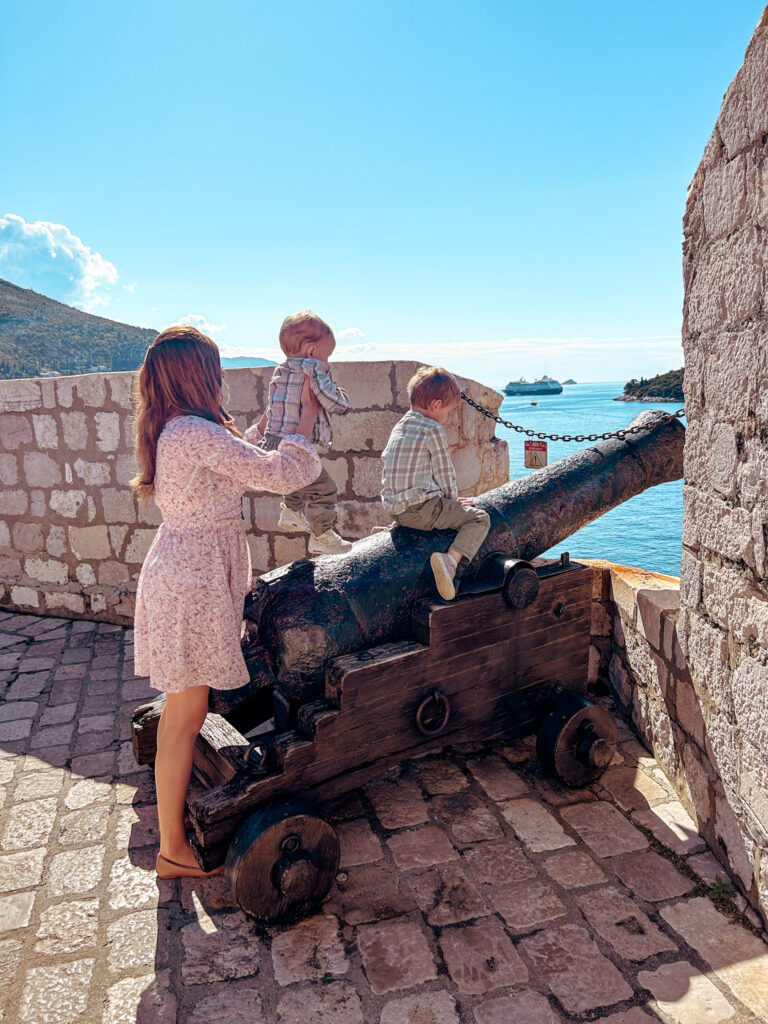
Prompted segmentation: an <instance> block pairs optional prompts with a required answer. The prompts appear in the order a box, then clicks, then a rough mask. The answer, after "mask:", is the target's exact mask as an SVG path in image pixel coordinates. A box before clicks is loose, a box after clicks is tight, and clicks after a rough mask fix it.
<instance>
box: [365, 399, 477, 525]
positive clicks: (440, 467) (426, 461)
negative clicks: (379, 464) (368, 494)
mask: <svg viewBox="0 0 768 1024" xmlns="http://www.w3.org/2000/svg"><path fill="white" fill-rule="evenodd" d="M381 457H382V459H383V460H384V469H383V472H382V474H381V501H382V504H383V505H384V508H385V509H386V510H387V512H390V513H391V514H392V515H394V516H396V515H399V514H400V512H404V511H405V510H406V509H407V508H408V507H409V506H410V505H418V504H420V503H421V502H423V501H426V500H427V499H428V498H434V497H436V496H438V495H440V496H442V497H443V498H457V497H458V494H459V492H458V489H457V487H456V473H455V471H454V468H453V462H452V461H451V452H450V449H449V448H448V442H447V440H446V437H445V431H444V430H443V428H442V427H441V426H440V424H439V423H436V422H435V421H434V420H431V419H429V417H428V416H422V414H421V413H420V412H416V411H415V410H414V409H411V411H410V412H407V413H406V414H405V416H403V418H402V419H401V420H400V421H399V422H398V423H396V424H395V428H394V430H393V431H392V433H391V434H390V437H389V441H387V447H386V448H385V449H384V451H383V452H382V456H381Z"/></svg>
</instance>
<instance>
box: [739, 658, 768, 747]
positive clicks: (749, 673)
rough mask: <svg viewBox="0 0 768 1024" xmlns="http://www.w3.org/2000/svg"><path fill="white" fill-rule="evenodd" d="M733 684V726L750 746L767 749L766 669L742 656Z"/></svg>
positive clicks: (767, 668)
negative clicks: (748, 741)
mask: <svg viewBox="0 0 768 1024" xmlns="http://www.w3.org/2000/svg"><path fill="white" fill-rule="evenodd" d="M732 684H733V709H734V712H735V715H736V724H737V725H738V727H739V729H741V731H742V733H743V734H744V736H747V737H749V740H750V742H752V743H755V744H757V745H758V746H762V747H763V748H766V747H768V666H766V665H764V664H762V662H760V661H758V660H757V659H756V658H751V657H749V656H747V655H744V656H742V659H741V663H740V664H739V666H738V668H737V669H736V671H735V672H734V673H733V677H732Z"/></svg>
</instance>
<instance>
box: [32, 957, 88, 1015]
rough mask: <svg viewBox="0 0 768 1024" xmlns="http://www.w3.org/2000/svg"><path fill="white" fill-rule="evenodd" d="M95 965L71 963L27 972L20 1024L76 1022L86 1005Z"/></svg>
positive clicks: (79, 961)
mask: <svg viewBox="0 0 768 1024" xmlns="http://www.w3.org/2000/svg"><path fill="white" fill-rule="evenodd" d="M94 963H95V961H94V960H92V959H86V960H73V961H72V962H71V963H67V964H61V965H60V966H56V967H33V968H32V969H31V970H29V971H27V976H26V982H25V986H24V994H23V996H22V999H21V1009H20V1012H19V1021H20V1024H70V1022H71V1021H75V1020H77V1018H78V1016H80V1015H82V1014H84V1013H85V1009H86V1006H87V1005H88V992H89V986H90V983H91V977H92V975H93V965H94ZM81 1019H82V1017H81Z"/></svg>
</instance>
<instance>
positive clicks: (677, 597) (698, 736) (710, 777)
mask: <svg viewBox="0 0 768 1024" xmlns="http://www.w3.org/2000/svg"><path fill="white" fill-rule="evenodd" d="M591 564H592V565H593V566H594V570H595V578H594V589H593V605H592V638H591V643H592V647H591V651H590V654H591V657H590V682H591V683H596V682H598V681H600V682H603V683H605V684H607V686H608V688H609V689H610V691H611V693H612V695H613V697H614V698H615V700H616V702H617V703H618V705H619V707H620V709H621V710H622V712H623V714H624V716H625V717H626V719H627V720H628V721H629V722H631V724H632V726H633V728H634V729H635V731H636V732H637V734H638V735H639V737H640V738H641V739H642V741H643V743H644V744H645V746H646V747H647V748H648V750H650V751H651V752H652V753H653V755H654V757H655V758H656V760H657V761H658V763H659V765H660V766H661V768H662V769H663V770H664V773H665V774H666V776H667V778H668V780H669V781H670V782H671V784H672V786H673V787H674V789H675V791H676V792H677V794H678V796H679V801H680V802H679V804H677V805H674V804H670V805H668V806H667V808H666V812H665V813H666V814H667V817H668V819H669V820H668V834H667V835H665V836H664V837H663V838H664V841H665V842H666V845H668V846H671V847H672V848H673V849H675V850H677V852H679V853H685V852H687V851H686V844H687V840H688V839H693V837H694V836H698V835H700V836H702V837H703V838H704V839H705V840H706V842H707V844H708V845H709V847H710V849H711V850H712V852H713V853H714V854H715V855H716V856H717V857H718V859H719V860H720V861H721V863H722V864H723V867H724V871H723V877H724V878H731V879H732V880H733V881H735V883H736V884H737V886H738V888H739V889H740V890H741V892H742V894H743V897H744V898H746V900H747V901H748V902H750V903H751V904H752V906H753V907H755V908H756V909H758V910H760V911H761V913H762V915H763V918H764V921H765V923H766V925H768V900H766V898H765V890H764V887H761V884H760V877H761V876H760V874H759V871H758V868H759V865H760V860H761V855H762V856H768V854H764V853H763V851H762V850H761V840H760V836H759V834H758V835H753V834H752V833H751V831H750V829H748V828H747V827H746V826H745V823H744V820H743V819H742V817H741V816H740V808H739V804H738V803H737V802H736V801H735V800H734V795H735V794H738V793H739V792H741V791H742V787H743V775H744V762H743V761H742V760H741V759H740V757H739V756H737V754H738V749H742V748H738V749H737V750H734V751H731V750H727V749H726V750H725V756H724V748H723V746H722V744H721V741H720V733H719V731H718V728H719V727H718V725H717V718H718V716H719V715H720V711H719V709H718V708H717V707H716V706H715V705H713V702H712V700H711V699H710V697H709V690H708V689H705V687H703V686H702V682H701V679H700V678H697V677H696V675H695V672H696V669H697V668H698V667H699V665H698V663H697V661H696V660H695V659H694V660H693V661H692V665H693V669H692V670H691V668H689V663H688V662H687V661H686V657H685V654H684V650H683V644H682V643H681V633H682V631H683V630H682V627H683V624H684V622H685V609H684V608H683V609H681V591H680V586H679V581H678V580H677V578H676V577H674V576H663V575H661V574H659V573H652V572H645V571H643V570H642V569H634V568H630V567H627V566H623V565H615V564H612V563H610V562H602V561H592V562H591ZM722 642H723V643H725V640H723V641H722ZM719 650H720V649H718V651H719ZM713 653H718V652H713ZM723 653H724V651H723ZM713 671H714V672H715V675H717V674H718V672H719V673H720V680H721V682H722V681H724V679H725V676H724V674H723V672H722V666H716V667H715V670H713ZM710 688H711V682H710ZM713 722H714V723H715V725H714V726H713ZM763 725H764V726H765V720H763ZM734 733H735V730H734ZM732 735H734V734H732ZM734 738H735V735H734ZM740 741H741V743H742V744H744V743H747V742H750V741H749V740H748V739H747V738H746V737H745V736H742V737H741V738H740ZM762 799H763V800H765V799H766V792H765V790H763V794H762ZM638 821H639V823H640V824H646V825H649V824H650V821H647V822H646V821H643V820H642V812H641V813H640V817H639V818H638Z"/></svg>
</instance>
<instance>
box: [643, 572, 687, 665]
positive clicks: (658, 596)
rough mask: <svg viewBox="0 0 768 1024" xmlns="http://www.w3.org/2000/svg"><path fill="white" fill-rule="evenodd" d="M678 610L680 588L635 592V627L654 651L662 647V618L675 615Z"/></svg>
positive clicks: (646, 589) (645, 589)
mask: <svg viewBox="0 0 768 1024" xmlns="http://www.w3.org/2000/svg"><path fill="white" fill-rule="evenodd" d="M679 610H680V588H679V586H678V587H674V588H672V587H670V588H669V589H663V590H662V589H658V590H650V589H648V588H644V589H642V590H638V592H637V629H638V632H639V633H640V635H641V636H644V637H645V638H646V640H647V641H648V643H649V644H650V645H651V647H652V648H653V649H654V650H656V651H661V649H662V640H661V638H662V632H663V626H664V620H665V619H666V618H667V617H669V616H670V615H672V616H674V617H676V616H677V613H678V612H679Z"/></svg>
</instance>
